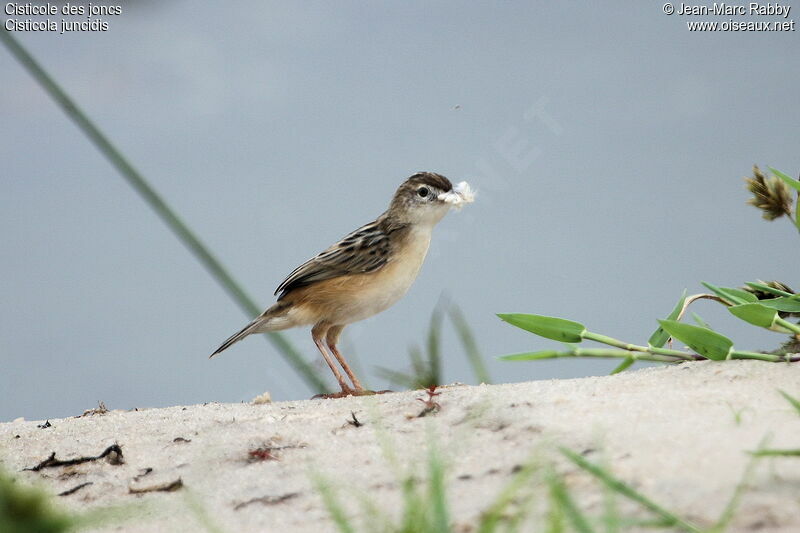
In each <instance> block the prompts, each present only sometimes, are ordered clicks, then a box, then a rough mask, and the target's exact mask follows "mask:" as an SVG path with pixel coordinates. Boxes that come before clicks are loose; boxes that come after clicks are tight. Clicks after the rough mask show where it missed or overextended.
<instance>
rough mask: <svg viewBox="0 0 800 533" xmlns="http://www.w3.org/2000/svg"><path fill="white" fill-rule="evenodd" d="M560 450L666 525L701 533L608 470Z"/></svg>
mask: <svg viewBox="0 0 800 533" xmlns="http://www.w3.org/2000/svg"><path fill="white" fill-rule="evenodd" d="M560 450H561V453H563V454H564V455H565V456H566V457H567V458H568V459H569V460H570V461H572V462H573V463H575V464H576V465H578V466H579V467H580V468H582V469H583V470H585V471H586V472H588V473H590V474H592V475H593V476H594V477H596V478H597V479H599V480H600V481H602V482H603V483H605V484H606V485H607V486H608V487H609V488H611V489H612V490H613V491H615V492H616V493H618V494H620V495H622V496H625V497H626V498H628V499H629V500H632V501H634V502H636V503H638V504H639V505H641V506H642V507H644V508H646V509H648V510H649V511H651V512H653V513H655V514H656V515H658V516H659V517H661V518H662V519H664V521H665V523H667V524H669V525H670V526H677V527H680V528H682V529H684V530H686V531H691V532H692V533H701V530H700V528H699V527H697V526H696V525H694V524H693V523H691V522H689V521H688V520H684V519H683V518H681V517H680V516H678V515H676V514H675V513H673V512H671V511H669V510H667V509H665V508H664V507H662V506H661V505H659V504H657V503H655V502H654V501H653V500H651V499H650V498H648V497H647V496H645V495H643V494H641V493H640V492H638V491H636V490H635V489H633V488H632V487H631V486H630V485H628V484H627V483H625V482H624V481H622V480H620V479H617V478H616V477H614V476H613V475H612V474H611V473H609V472H608V471H607V470H605V469H603V468H601V467H599V466H597V465H596V464H594V463H591V462H589V461H587V460H586V459H585V458H584V457H583V456H581V455H580V454H578V453H575V452H573V451H572V450H570V449H568V448H560Z"/></svg>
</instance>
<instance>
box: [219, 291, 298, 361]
mask: <svg viewBox="0 0 800 533" xmlns="http://www.w3.org/2000/svg"><path fill="white" fill-rule="evenodd" d="M284 307H285V306H284V305H283V304H282V303H281V302H278V303H277V304H275V305H273V306H272V307H270V308H269V309H267V310H266V311H265V312H264V314H262V315H260V316H258V317H256V318H255V319H254V320H253V321H252V322H250V323H249V324H247V325H246V326H245V327H243V328H242V329H241V330H240V331H239V332H238V333H235V334H233V335H231V336H230V337H228V340H226V341H225V342H223V343H222V345H221V346H220V347H219V348H217V349H216V350H215V351H214V353H212V354H211V355H209V356H208V358H209V359H211V358H212V357H214V356H215V355H217V354H218V353H220V352H222V351H224V350H227V349H228V348H230V346H231V345H232V344H235V343H237V342H239V341H240V340H242V339H244V338H245V337H247V336H248V335H251V334H253V333H264V332H267V331H278V330H281V329H286V328H290V327H292V326H294V324H292V323H291V321H290V320H289V319H288V317H287V316H286V309H285V308H284Z"/></svg>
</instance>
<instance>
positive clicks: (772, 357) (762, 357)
mask: <svg viewBox="0 0 800 533" xmlns="http://www.w3.org/2000/svg"><path fill="white" fill-rule="evenodd" d="M730 359H757V360H759V361H769V362H770V363H779V362H781V361H786V358H785V357H784V356H782V355H776V354H772V353H757V352H741V351H739V350H731V352H730Z"/></svg>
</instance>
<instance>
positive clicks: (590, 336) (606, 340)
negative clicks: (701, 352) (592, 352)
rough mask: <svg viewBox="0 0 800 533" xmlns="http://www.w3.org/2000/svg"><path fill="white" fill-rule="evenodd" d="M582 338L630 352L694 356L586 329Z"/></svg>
mask: <svg viewBox="0 0 800 533" xmlns="http://www.w3.org/2000/svg"><path fill="white" fill-rule="evenodd" d="M583 338H584V339H587V340H592V341H596V342H602V343H603V344H608V345H609V346H614V347H616V348H622V349H623V350H628V351H631V352H645V353H652V354H658V355H668V356H672V357H676V358H678V359H683V360H685V361H694V360H695V357H694V356H693V355H692V354H690V353H688V352H684V351H681V350H670V349H667V348H656V347H655V346H638V345H636V344H628V343H626V342H622V341H621V340H617V339H614V338H612V337H607V336H605V335H601V334H599V333H593V332H591V331H587V332H585V333H584V334H583Z"/></svg>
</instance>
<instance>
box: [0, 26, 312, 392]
mask: <svg viewBox="0 0 800 533" xmlns="http://www.w3.org/2000/svg"><path fill="white" fill-rule="evenodd" d="M0 40H2V41H3V44H5V45H6V47H7V48H8V49H9V51H10V52H11V55H13V56H14V57H15V58H16V59H17V61H19V63H20V64H21V65H22V66H23V67H25V69H27V71H28V72H29V73H30V74H31V76H33V78H34V79H35V80H36V81H37V82H38V83H39V85H40V86H41V87H42V88H43V89H44V90H45V92H46V93H47V94H48V95H50V97H51V98H52V99H53V100H55V102H56V103H57V104H58V105H59V106H60V107H61V109H62V110H63V111H64V113H65V114H66V115H67V116H68V117H69V118H70V119H71V120H72V121H73V122H74V123H75V124H76V125H77V126H78V128H79V129H80V130H81V131H82V132H83V133H84V134H85V135H86V136H87V137H88V138H89V140H90V141H91V142H92V144H94V145H95V147H96V148H97V149H98V150H99V151H100V153H101V154H103V156H105V158H106V159H108V161H109V162H110V163H111V164H112V165H113V166H114V167H115V168H116V169H117V171H118V172H119V173H120V174H121V175H122V177H123V178H124V179H125V180H126V181H127V182H128V184H129V185H130V186H131V187H133V189H134V190H135V191H136V192H137V193H139V195H140V196H141V197H142V198H143V199H144V201H145V202H146V203H147V204H148V205H149V206H150V208H151V209H153V211H155V213H156V215H158V216H159V218H161V220H162V221H163V222H164V223H165V224H166V225H167V227H168V228H169V229H170V230H172V232H173V233H174V234H175V235H176V236H177V237H178V239H179V240H180V241H181V242H182V243H183V245H184V246H186V247H187V248H188V249H189V251H190V252H191V253H192V254H193V255H194V256H195V258H197V260H198V261H200V263H201V264H202V265H203V266H204V267H205V268H206V270H207V271H208V272H209V273H210V274H211V276H212V277H213V278H214V279H215V280H216V281H217V282H218V283H219V284H220V285H221V286H222V287H223V289H225V291H226V292H227V293H228V295H229V296H230V297H231V298H233V300H234V301H235V302H236V303H237V304H238V305H239V307H240V308H241V309H242V310H243V311H244V312H245V314H246V315H247V317H248V318H252V317H253V316H255V315H258V314H259V313H261V311H262V308H261V307H259V306H257V305H256V303H255V301H254V300H253V299H252V298H251V297H250V296H249V295H248V294H247V293H246V292H245V291H244V289H243V288H242V287H241V285H239V283H238V282H237V281H236V280H234V279H233V276H231V275H230V273H228V271H227V269H226V268H225V267H224V266H222V263H221V262H220V261H219V260H218V259H217V258H216V257H215V256H214V255H213V254H212V253H211V251H210V250H209V249H208V248H207V247H206V246H205V244H203V243H202V242H201V241H200V239H199V238H198V237H197V236H196V235H195V234H194V232H192V231H191V230H190V229H189V227H188V226H187V225H186V224H185V223H184V222H183V220H181V219H180V217H178V215H177V214H176V213H175V212H174V211H173V210H172V209H171V208H170V207H169V206H168V205H167V203H166V202H165V201H164V200H163V199H162V198H161V196H160V195H159V194H158V193H157V192H156V191H155V189H154V188H153V187H152V186H151V185H150V184H149V183H148V182H147V180H145V179H144V177H143V176H142V175H141V174H140V173H139V171H138V170H136V169H135V168H134V167H133V165H132V164H131V163H130V162H129V161H128V160H127V159H126V158H125V157H124V156H123V155H122V153H121V152H120V151H119V150H118V149H117V148H116V147H115V146H114V145H113V144H112V143H111V141H110V140H109V139H108V137H106V136H105V134H104V133H103V132H101V131H100V129H99V128H98V127H97V126H95V124H94V123H93V122H92V121H91V120H90V119H89V117H88V116H87V115H86V113H84V112H83V111H82V110H81V109H80V108H79V107H78V105H77V104H76V103H75V102H74V101H73V100H72V98H70V97H69V95H67V93H66V92H65V91H64V90H63V89H62V88H61V87H60V86H59V85H58V84H57V83H56V82H55V80H54V79H53V78H52V77H50V75H49V74H48V73H47V72H46V71H45V70H44V69H43V68H42V67H41V66H40V65H39V63H38V62H37V61H36V60H35V59H34V58H33V56H31V55H30V54H29V53H28V52H27V50H25V49H24V48H23V47H22V45H21V44H19V43H18V42H17V40H16V39H15V38H14V37H13V36H12V35H11V32H9V31H0ZM267 338H268V339H269V340H270V342H272V344H273V345H274V346H275V347H276V348H277V350H278V352H279V353H280V355H281V356H282V357H283V358H284V359H286V360H287V361H288V362H289V364H290V365H291V366H292V368H294V370H295V371H296V372H297V373H298V374H299V375H300V377H301V378H302V379H303V380H304V381H305V382H306V384H308V385H309V387H311V389H313V390H315V391H316V392H325V391H326V390H327V386H326V385H325V381H324V380H323V379H322V378H321V377H320V376H319V373H318V371H317V370H316V369H315V368H314V367H312V366H311V365H309V364H308V363H307V362H306V361H304V360H303V358H302V356H301V355H300V353H299V352H298V351H297V350H296V349H295V348H294V346H293V345H292V344H291V343H290V342H289V341H288V340H287V339H286V337H285V336H283V335H282V334H280V333H277V332H272V333H268V334H267Z"/></svg>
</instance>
